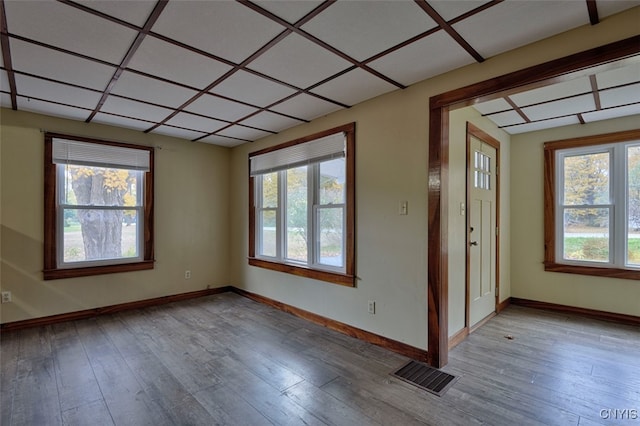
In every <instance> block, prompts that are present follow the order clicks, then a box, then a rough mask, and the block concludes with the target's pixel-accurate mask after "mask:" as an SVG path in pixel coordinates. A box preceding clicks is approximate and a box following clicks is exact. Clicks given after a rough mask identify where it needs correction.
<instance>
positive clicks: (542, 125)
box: [502, 115, 580, 135]
mask: <svg viewBox="0 0 640 426" xmlns="http://www.w3.org/2000/svg"><path fill="white" fill-rule="evenodd" d="M579 123H580V120H578V117H577V116H575V115H570V116H568V117H560V118H554V119H552V120H543V121H536V122H534V123H525V124H521V125H518V126H512V127H505V128H503V129H502V130H504V131H506V132H507V133H509V134H512V135H515V134H518V133H526V132H535V131H537V130H544V129H551V128H554V127H561V126H569V125H571V124H579Z"/></svg>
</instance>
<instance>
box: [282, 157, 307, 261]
mask: <svg viewBox="0 0 640 426" xmlns="http://www.w3.org/2000/svg"><path fill="white" fill-rule="evenodd" d="M308 199H309V196H308V192H307V166H303V167H297V168H295V169H289V170H287V254H286V257H287V259H292V260H299V261H303V262H307V260H308V257H307V253H308V249H307V229H308V227H307V222H308V217H309V211H308Z"/></svg>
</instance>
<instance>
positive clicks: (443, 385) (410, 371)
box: [391, 361, 458, 396]
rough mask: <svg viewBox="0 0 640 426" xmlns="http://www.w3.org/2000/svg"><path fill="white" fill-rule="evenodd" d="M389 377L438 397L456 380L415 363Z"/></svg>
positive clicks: (424, 365) (434, 369) (405, 366)
mask: <svg viewBox="0 0 640 426" xmlns="http://www.w3.org/2000/svg"><path fill="white" fill-rule="evenodd" d="M391 375H392V376H394V377H397V378H398V379H400V380H403V381H405V382H407V383H411V384H412V385H414V386H417V387H419V388H420V389H424V390H426V391H427V392H431V393H433V394H435V395H438V396H442V395H444V393H445V392H446V391H447V390H448V389H449V388H450V387H451V386H452V385H453V384H454V383H455V382H456V381H457V380H458V378H457V377H456V376H453V375H451V374H448V373H445V372H443V371H440V370H438V369H437V368H433V367H431V366H428V365H426V364H423V363H421V362H417V361H409V362H408V363H407V364H406V365H404V366H403V367H402V368H400V369H399V370H397V371H395V372H393V373H391Z"/></svg>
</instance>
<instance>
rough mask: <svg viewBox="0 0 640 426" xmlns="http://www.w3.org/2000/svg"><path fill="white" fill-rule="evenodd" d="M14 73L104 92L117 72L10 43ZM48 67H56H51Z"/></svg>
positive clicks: (79, 59)
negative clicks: (22, 73)
mask: <svg viewBox="0 0 640 426" xmlns="http://www.w3.org/2000/svg"><path fill="white" fill-rule="evenodd" d="M11 58H12V62H13V69H14V70H16V71H22V72H26V73H30V74H34V75H40V76H42V77H47V78H51V79H54V80H58V81H64V82H66V83H73V84H77V85H79V86H84V87H89V88H91V89H97V90H101V91H102V90H104V88H105V87H107V84H108V83H109V81H110V80H111V77H112V76H113V73H114V72H115V70H116V68H115V67H111V66H108V65H103V64H100V63H98V62H94V61H90V60H88V59H83V58H79V57H77V56H73V55H68V54H66V53H62V52H58V51H55V50H52V49H47V48H46V47H41V46H38V45H35V44H31V43H27V42H24V41H22V40H18V39H12V40H11ZM51 64H55V66H52V65H51Z"/></svg>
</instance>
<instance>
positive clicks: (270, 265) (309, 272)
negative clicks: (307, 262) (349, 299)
mask: <svg viewBox="0 0 640 426" xmlns="http://www.w3.org/2000/svg"><path fill="white" fill-rule="evenodd" d="M249 265H251V266H257V267H259V268H265V269H271V270H273V271H279V272H285V273H287V274H293V275H297V276H300V277H306V278H312V279H315V280H320V281H326V282H330V283H333V284H339V285H343V286H347V287H355V286H356V277H355V276H353V275H348V274H341V273H338V272H330V271H323V270H320V269H312V268H305V267H302V266H295V265H288V264H285V263H278V262H270V261H268V260H263V259H257V258H255V257H250V258H249Z"/></svg>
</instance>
